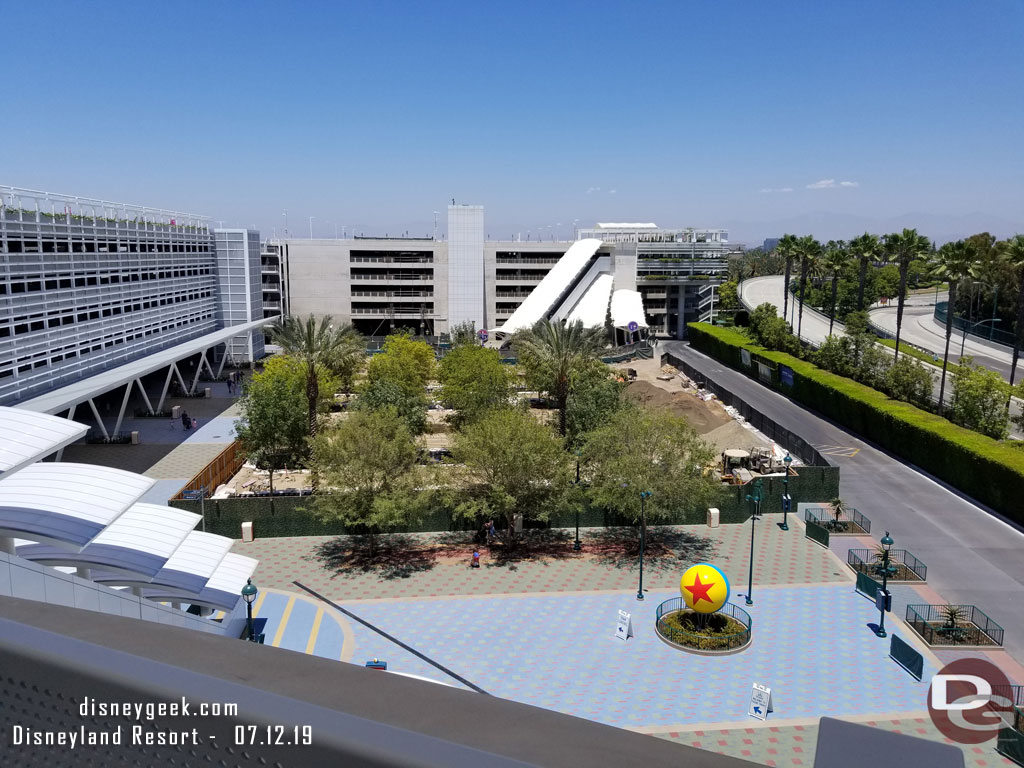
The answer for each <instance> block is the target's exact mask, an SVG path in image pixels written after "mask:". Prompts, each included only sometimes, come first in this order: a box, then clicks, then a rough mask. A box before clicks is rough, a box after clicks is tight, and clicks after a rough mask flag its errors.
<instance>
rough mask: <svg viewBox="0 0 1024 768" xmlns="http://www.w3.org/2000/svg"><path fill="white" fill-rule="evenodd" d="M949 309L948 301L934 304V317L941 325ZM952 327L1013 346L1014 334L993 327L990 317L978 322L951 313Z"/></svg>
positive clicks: (970, 334)
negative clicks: (978, 331)
mask: <svg viewBox="0 0 1024 768" xmlns="http://www.w3.org/2000/svg"><path fill="white" fill-rule="evenodd" d="M948 309H949V302H948V301H940V302H938V303H937V304H936V305H935V312H934V314H935V319H936V321H938V322H939V324H941V325H942V326H943V327H945V325H946V317H947V314H946V313H947V311H948ZM953 328H955V329H956V330H958V331H960V332H961V333H963V332H964V329H967V335H968V336H973V337H975V338H976V339H984V340H985V341H992V342H995V343H996V344H1004V345H1006V346H1008V347H1012V346H1013V342H1014V341H1015V336H1014V334H1012V333H1010V332H1009V331H1003V330H1000V329H998V328H996V327H995V323H993V322H992V320H991V319H982V320H979V321H978V322H972V321H970V320H967V319H965V318H963V317H959V316H958V315H955V314H954V315H953ZM976 329H978V330H980V331H981V332H980V333H977V332H975V331H976Z"/></svg>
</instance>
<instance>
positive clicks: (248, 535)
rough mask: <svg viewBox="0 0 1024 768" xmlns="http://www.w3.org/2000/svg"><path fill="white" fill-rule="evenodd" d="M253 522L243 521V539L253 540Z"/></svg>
mask: <svg viewBox="0 0 1024 768" xmlns="http://www.w3.org/2000/svg"><path fill="white" fill-rule="evenodd" d="M252 539H253V535H252V523H242V541H252Z"/></svg>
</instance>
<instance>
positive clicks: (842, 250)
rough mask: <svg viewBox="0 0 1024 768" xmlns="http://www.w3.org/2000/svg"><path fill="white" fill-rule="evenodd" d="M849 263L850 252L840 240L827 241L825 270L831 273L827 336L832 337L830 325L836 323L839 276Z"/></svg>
mask: <svg viewBox="0 0 1024 768" xmlns="http://www.w3.org/2000/svg"><path fill="white" fill-rule="evenodd" d="M849 263H850V252H849V251H848V250H847V249H846V243H844V242H843V241H842V240H829V241H828V244H827V245H826V246H825V260H824V266H825V268H826V269H827V270H828V271H829V272H831V273H832V297H831V299H830V300H829V309H828V314H829V318H828V335H829V336H831V335H832V325H833V324H834V323H835V321H836V292H837V291H838V289H839V275H840V274H841V273H842V271H843V270H844V269H846V266H847V265H848V264H849Z"/></svg>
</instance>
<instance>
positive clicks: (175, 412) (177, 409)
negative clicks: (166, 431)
mask: <svg viewBox="0 0 1024 768" xmlns="http://www.w3.org/2000/svg"><path fill="white" fill-rule="evenodd" d="M171 418H172V419H174V420H175V421H177V420H178V419H180V418H181V406H180V405H176V406H174V407H173V408H171Z"/></svg>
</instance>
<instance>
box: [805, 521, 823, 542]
mask: <svg viewBox="0 0 1024 768" xmlns="http://www.w3.org/2000/svg"><path fill="white" fill-rule="evenodd" d="M804 536H806V537H807V538H808V539H811V540H812V541H816V542H818V543H819V544H821V546H823V547H825V549H828V539H829V534H828V529H827V528H826V527H825V526H823V525H819V524H818V523H816V522H814V521H813V520H808V521H807V525H805V526H804Z"/></svg>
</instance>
